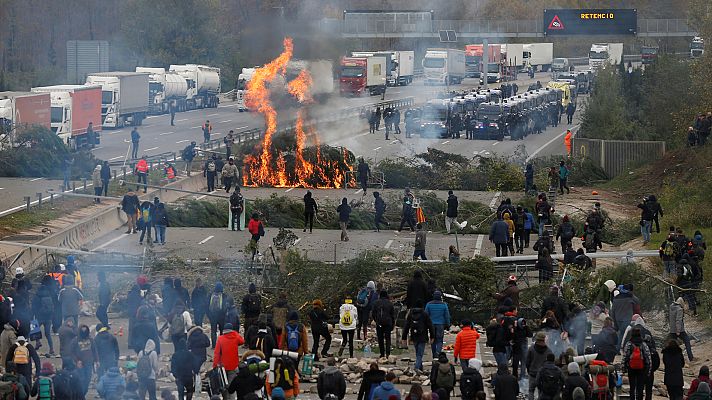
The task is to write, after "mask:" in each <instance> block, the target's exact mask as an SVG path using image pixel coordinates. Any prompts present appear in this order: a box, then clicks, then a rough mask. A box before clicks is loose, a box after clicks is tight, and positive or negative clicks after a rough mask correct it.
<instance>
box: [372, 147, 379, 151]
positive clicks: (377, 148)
mask: <svg viewBox="0 0 712 400" xmlns="http://www.w3.org/2000/svg"><path fill="white" fill-rule="evenodd" d="M378 150H381V146H378V147H376V148H375V149H373V151H378Z"/></svg>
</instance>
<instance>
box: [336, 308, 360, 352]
mask: <svg viewBox="0 0 712 400" xmlns="http://www.w3.org/2000/svg"><path fill="white" fill-rule="evenodd" d="M357 326H358V310H357V309H356V307H355V306H354V305H353V301H352V300H351V299H349V298H347V299H345V300H344V304H342V305H341V307H340V308H339V329H341V338H342V341H341V347H339V357H341V355H342V354H343V353H344V349H345V348H346V345H347V344H348V346H349V357H351V358H353V356H354V331H355V330H356V327H357Z"/></svg>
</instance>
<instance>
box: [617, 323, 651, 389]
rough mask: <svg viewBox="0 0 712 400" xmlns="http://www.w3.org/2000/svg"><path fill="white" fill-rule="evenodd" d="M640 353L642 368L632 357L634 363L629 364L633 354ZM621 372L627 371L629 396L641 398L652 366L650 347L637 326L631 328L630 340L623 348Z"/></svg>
mask: <svg viewBox="0 0 712 400" xmlns="http://www.w3.org/2000/svg"><path fill="white" fill-rule="evenodd" d="M637 353H639V354H640V359H641V361H642V368H638V367H637V365H636V364H638V363H639V361H637V360H635V359H634V363H633V364H634V365H632V366H631V358H633V356H634V354H637ZM622 366H623V373H628V380H629V382H630V398H631V400H642V399H643V388H644V387H645V383H646V381H647V378H648V376H647V375H648V371H649V370H650V368H651V367H652V359H651V355H650V348H649V347H648V345H647V344H646V343H645V342H644V341H643V336H642V335H641V333H640V329H639V328H637V327H636V328H633V330H632V331H631V334H630V341H629V342H628V344H627V345H626V346H625V348H624V349H623V365H622Z"/></svg>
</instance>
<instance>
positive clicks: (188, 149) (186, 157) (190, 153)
mask: <svg viewBox="0 0 712 400" xmlns="http://www.w3.org/2000/svg"><path fill="white" fill-rule="evenodd" d="M195 146H196V144H195V142H190V144H189V145H187V146H185V148H184V149H183V152H182V153H181V158H183V161H185V172H186V174H187V175H188V176H190V171H192V170H193V160H194V159H195V155H196V153H197V151H196V150H195Z"/></svg>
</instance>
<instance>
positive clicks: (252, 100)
mask: <svg viewBox="0 0 712 400" xmlns="http://www.w3.org/2000/svg"><path fill="white" fill-rule="evenodd" d="M292 50H293V48H292V40H291V39H290V38H285V39H284V51H283V52H282V54H280V55H279V57H277V58H276V59H274V60H273V61H272V62H270V63H269V64H267V65H265V66H264V67H262V68H258V69H257V70H256V71H255V74H254V75H253V77H252V79H251V80H250V82H249V83H248V85H247V96H246V102H247V106H248V107H250V108H252V109H255V110H257V111H258V112H260V113H262V114H263V115H264V118H265V125H266V130H265V136H264V139H263V141H262V148H261V150H260V151H259V157H258V156H257V155H247V156H245V159H244V161H243V163H244V168H243V184H244V185H245V186H272V187H295V186H302V187H318V188H327V187H336V188H340V187H343V186H344V184H345V176H344V175H345V173H346V171H347V170H349V169H350V164H351V161H352V160H351V159H352V156H351V155H350V153H349V152H348V151H347V150H346V149H342V150H340V154H339V155H338V156H336V157H335V154H333V153H334V152H333V150H332V151H331V152H330V153H331V157H330V158H328V159H327V157H324V155H323V154H322V148H321V145H320V144H319V140H318V137H317V134H316V130H315V128H314V127H313V126H311V125H308V124H306V123H305V121H306V119H307V110H306V109H305V108H304V107H303V108H301V109H300V110H299V111H298V112H297V120H296V122H295V126H294V129H293V131H294V135H295V139H296V146H295V149H294V160H293V162H294V165H293V168H292V166H291V163H290V167H289V168H288V166H287V160H286V159H285V154H283V153H282V152H281V151H280V150H278V149H273V145H272V135H274V133H275V132H276V131H277V111H276V110H275V109H274V106H273V105H272V103H271V102H270V98H269V97H270V91H269V88H268V86H269V84H270V83H272V82H273V81H274V79H275V78H276V77H277V75H284V74H285V72H286V67H287V63H288V62H289V60H290V59H291V57H292ZM311 85H312V77H311V75H310V74H309V72H308V71H307V70H302V71H300V73H299V75H297V77H296V78H294V80H292V81H290V82H288V83H287V88H286V89H287V92H288V93H289V94H291V95H292V96H293V97H294V98H296V99H297V101H298V102H299V103H300V104H301V105H303V106H306V105H308V104H311V103H313V98H312V96H311V91H310V88H311ZM309 139H311V140H312V142H313V145H314V153H313V155H312V156H305V152H310V151H307V150H308V148H307V142H308V140H309ZM273 151H274V155H273ZM275 159H276V160H275ZM273 160H274V163H273ZM290 160H291V158H290Z"/></svg>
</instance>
